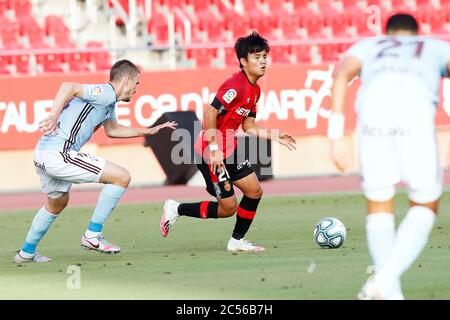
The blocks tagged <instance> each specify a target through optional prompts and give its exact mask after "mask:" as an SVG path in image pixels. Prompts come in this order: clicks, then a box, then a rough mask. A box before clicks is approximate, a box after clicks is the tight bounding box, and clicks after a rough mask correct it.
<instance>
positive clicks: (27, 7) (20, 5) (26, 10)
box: [10, 0, 31, 17]
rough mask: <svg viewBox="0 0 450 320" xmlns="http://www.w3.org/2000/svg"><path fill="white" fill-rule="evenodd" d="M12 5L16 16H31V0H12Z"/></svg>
mask: <svg viewBox="0 0 450 320" xmlns="http://www.w3.org/2000/svg"><path fill="white" fill-rule="evenodd" d="M10 6H11V9H13V11H14V14H15V16H16V17H22V16H28V17H29V16H31V2H30V1H29V0H14V1H10Z"/></svg>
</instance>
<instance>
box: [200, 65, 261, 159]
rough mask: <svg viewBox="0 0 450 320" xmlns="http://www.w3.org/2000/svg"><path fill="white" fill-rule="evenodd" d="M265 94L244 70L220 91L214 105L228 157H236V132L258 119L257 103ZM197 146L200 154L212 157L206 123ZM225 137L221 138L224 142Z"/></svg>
mask: <svg viewBox="0 0 450 320" xmlns="http://www.w3.org/2000/svg"><path fill="white" fill-rule="evenodd" d="M260 95H261V89H260V87H259V85H258V84H256V83H255V84H254V85H253V84H252V83H251V82H250V81H249V80H248V78H247V75H246V74H245V73H244V71H239V72H236V73H234V74H233V75H231V77H229V78H228V79H227V80H226V81H225V82H224V83H223V84H222V85H221V86H220V87H219V89H218V90H217V93H216V96H215V98H214V100H213V102H212V103H211V106H213V107H214V108H216V109H217V111H218V115H217V122H216V126H217V130H218V131H220V133H221V137H220V136H218V137H217V138H218V141H217V143H218V145H219V149H220V150H222V152H223V154H224V156H225V158H227V157H229V156H230V155H232V154H233V152H234V150H236V147H237V139H236V132H237V130H238V129H239V126H240V125H241V124H242V122H243V121H244V119H245V118H246V117H256V103H257V102H258V100H259V97H260ZM202 126H203V128H202V131H201V132H200V134H199V136H198V138H197V141H196V143H195V147H194V149H195V152H196V153H197V154H199V155H202V154H203V155H204V156H205V157H206V158H208V157H209V150H207V151H206V152H205V148H207V147H208V141H207V140H206V137H205V135H204V133H205V124H204V123H203V125H202ZM220 138H221V139H220Z"/></svg>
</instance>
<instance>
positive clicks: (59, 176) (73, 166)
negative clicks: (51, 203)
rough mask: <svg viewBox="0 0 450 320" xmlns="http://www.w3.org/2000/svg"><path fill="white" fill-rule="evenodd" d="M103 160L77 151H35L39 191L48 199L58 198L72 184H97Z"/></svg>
mask: <svg viewBox="0 0 450 320" xmlns="http://www.w3.org/2000/svg"><path fill="white" fill-rule="evenodd" d="M105 162H106V161H105V159H103V158H100V157H96V156H93V155H90V154H87V153H81V152H77V151H68V152H60V151H53V150H35V152H34V165H35V167H36V172H37V174H38V175H39V178H40V181H41V190H42V192H44V193H46V194H47V195H48V197H49V198H52V199H56V198H59V197H60V196H61V195H63V193H65V192H67V191H69V190H70V188H71V186H72V183H77V184H79V183H88V182H99V180H100V177H101V175H102V172H103V168H104V167H105Z"/></svg>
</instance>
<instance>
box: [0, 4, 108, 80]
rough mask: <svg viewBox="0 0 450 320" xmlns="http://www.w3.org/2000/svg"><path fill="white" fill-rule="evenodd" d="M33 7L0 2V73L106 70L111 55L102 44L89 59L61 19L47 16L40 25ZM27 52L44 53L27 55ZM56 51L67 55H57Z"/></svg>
mask: <svg viewBox="0 0 450 320" xmlns="http://www.w3.org/2000/svg"><path fill="white" fill-rule="evenodd" d="M32 8H33V7H32V2H31V1H30V0H0V74H12V75H15V74H29V73H36V72H38V73H39V72H52V73H54V72H64V71H65V70H70V71H71V72H85V71H89V70H104V69H107V68H108V69H109V67H110V66H111V56H110V54H109V52H108V51H107V49H106V48H104V47H103V44H101V43H100V44H99V45H100V47H101V48H103V49H104V50H99V49H98V48H97V51H96V52H95V53H93V54H92V55H91V56H89V55H88V54H87V53H86V52H84V51H85V50H82V49H81V48H80V49H79V48H77V47H76V45H75V44H74V43H73V41H72V40H71V34H70V30H69V28H68V27H67V25H66V23H65V21H64V19H63V17H61V16H56V15H47V16H45V17H44V18H43V23H42V24H40V23H38V21H37V19H36V17H35V16H34V15H33V10H32ZM96 46H98V44H97V45H96ZM28 49H29V50H42V49H45V52H47V53H36V54H34V53H33V52H31V53H28V52H26V51H25V50H28ZM53 49H56V50H55V51H54V52H52V50H53ZM58 49H64V50H66V51H67V50H68V51H70V52H68V53H64V54H63V53H58V51H57V50H58ZM5 50H8V52H5ZM100 51H101V52H100Z"/></svg>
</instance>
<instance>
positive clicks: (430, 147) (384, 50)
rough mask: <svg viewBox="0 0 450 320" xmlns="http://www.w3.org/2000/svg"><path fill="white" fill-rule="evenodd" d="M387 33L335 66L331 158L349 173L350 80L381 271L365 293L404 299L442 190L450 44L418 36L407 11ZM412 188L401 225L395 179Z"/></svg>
mask: <svg viewBox="0 0 450 320" xmlns="http://www.w3.org/2000/svg"><path fill="white" fill-rule="evenodd" d="M386 33H387V35H386V36H380V37H373V38H368V39H366V40H362V41H359V42H358V43H356V44H355V45H353V46H352V47H351V48H350V49H349V50H348V51H347V52H346V54H345V55H344V58H343V60H342V62H341V63H340V64H339V66H338V67H337V69H336V73H335V76H334V83H333V87H332V115H331V117H330V119H329V124H328V136H329V138H330V139H331V158H332V161H333V162H334V163H335V165H336V167H337V168H338V169H339V170H341V171H342V172H345V171H346V170H347V169H348V167H349V165H350V155H349V153H348V150H346V148H345V143H344V141H343V139H341V138H342V136H343V133H344V122H345V119H344V106H345V100H346V93H347V87H348V84H349V82H350V81H351V80H352V79H354V78H355V77H356V76H359V79H360V81H361V85H360V88H359V90H358V93H357V99H356V113H357V128H356V132H357V137H358V147H359V160H360V174H361V186H362V190H363V193H364V196H365V197H366V199H367V210H368V212H367V213H368V215H367V220H366V234H367V242H368V247H369V252H370V255H371V257H372V260H373V262H374V265H375V270H376V272H375V275H374V276H372V277H369V279H368V280H367V282H366V284H365V285H364V286H363V288H362V289H361V292H360V293H359V294H358V298H359V299H403V294H402V291H401V285H400V278H401V275H402V274H403V273H404V272H405V271H406V270H407V269H408V268H409V267H410V266H411V265H412V264H413V263H414V261H415V260H416V258H417V257H418V256H419V254H420V253H421V252H422V250H423V249H424V248H425V245H426V244H427V242H428V236H429V234H430V232H431V230H432V228H433V224H434V221H435V217H436V213H437V209H438V202H439V198H440V196H441V194H442V189H443V180H442V167H441V164H440V160H439V154H438V148H437V143H436V134H435V124H434V118H435V113H436V108H437V105H438V101H439V85H440V80H441V78H442V77H444V76H448V74H449V72H450V71H449V70H450V45H449V44H448V43H446V42H443V41H440V40H437V39H432V38H429V37H423V36H418V35H417V34H418V24H417V21H416V20H415V18H414V17H412V16H410V15H408V14H395V15H393V16H391V17H390V18H389V20H388V22H387V25H386ZM400 181H402V182H404V183H405V184H406V186H407V188H408V197H409V202H410V208H409V210H408V212H407V214H406V216H405V218H404V219H403V221H402V222H401V224H400V225H399V227H398V229H397V231H395V220H394V197H395V191H396V190H395V185H396V184H397V183H398V182H400Z"/></svg>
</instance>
